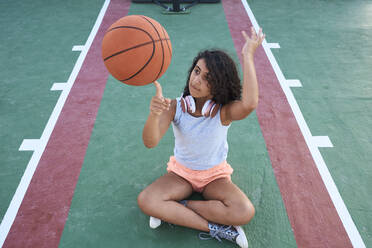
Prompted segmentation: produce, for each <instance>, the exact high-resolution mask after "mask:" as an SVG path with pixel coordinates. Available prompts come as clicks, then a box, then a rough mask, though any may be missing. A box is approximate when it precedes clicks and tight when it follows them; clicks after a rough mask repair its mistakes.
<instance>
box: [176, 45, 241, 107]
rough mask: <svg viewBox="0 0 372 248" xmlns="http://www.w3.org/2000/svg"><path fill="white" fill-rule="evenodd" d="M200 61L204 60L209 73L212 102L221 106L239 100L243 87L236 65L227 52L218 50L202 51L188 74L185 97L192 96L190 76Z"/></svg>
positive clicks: (208, 79)
mask: <svg viewBox="0 0 372 248" xmlns="http://www.w3.org/2000/svg"><path fill="white" fill-rule="evenodd" d="M200 59H204V61H205V63H206V66H207V69H208V71H209V73H208V76H207V81H208V83H209V85H210V86H211V94H212V96H213V98H212V100H213V101H214V102H216V103H219V104H221V105H224V104H227V103H229V102H231V101H234V100H239V99H240V96H241V91H242V86H241V84H240V78H239V74H238V71H237V68H236V64H235V62H234V61H233V60H232V59H231V57H230V56H229V55H228V54H227V53H226V52H224V51H221V50H217V49H215V50H204V51H201V52H199V54H198V55H197V56H196V57H195V58H194V60H193V62H192V65H191V67H190V69H189V72H188V73H189V74H188V77H187V81H186V86H185V88H184V91H183V97H185V96H187V95H190V90H189V81H190V76H191V73H192V71H193V70H194V67H195V66H196V63H197V62H198V61H199V60H200Z"/></svg>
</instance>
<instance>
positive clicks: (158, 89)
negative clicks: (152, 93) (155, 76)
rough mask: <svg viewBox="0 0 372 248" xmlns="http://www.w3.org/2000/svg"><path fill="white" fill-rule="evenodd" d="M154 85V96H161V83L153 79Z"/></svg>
mask: <svg viewBox="0 0 372 248" xmlns="http://www.w3.org/2000/svg"><path fill="white" fill-rule="evenodd" d="M154 85H155V87H156V96H157V97H160V98H163V89H162V88H161V85H160V84H159V82H158V81H155V82H154Z"/></svg>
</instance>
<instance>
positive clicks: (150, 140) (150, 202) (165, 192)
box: [138, 27, 265, 247]
mask: <svg viewBox="0 0 372 248" xmlns="http://www.w3.org/2000/svg"><path fill="white" fill-rule="evenodd" d="M242 35H243V36H244V38H245V44H244V46H243V48H242V55H243V77H244V82H243V87H241V85H240V79H239V76H238V72H237V69H236V66H235V64H234V62H233V60H232V59H231V58H230V57H229V56H228V55H227V54H226V53H224V52H222V51H219V50H212V51H208V50H206V51H203V52H201V53H199V54H198V56H197V57H196V58H195V59H194V61H193V64H192V66H191V68H190V70H189V76H188V79H187V83H186V87H185V89H184V92H183V95H182V97H181V98H177V99H174V100H170V99H168V98H164V97H163V94H162V88H161V86H160V84H159V83H158V82H154V84H155V86H156V95H155V96H154V97H153V98H152V100H151V103H150V114H149V116H148V119H147V121H146V124H145V126H144V129H143V142H144V144H145V146H146V147H148V148H152V147H155V146H156V145H157V144H158V142H159V141H160V139H161V138H162V137H163V135H164V134H165V132H166V131H167V129H168V128H169V126H170V124H171V123H172V126H173V132H174V136H175V147H174V156H171V157H170V160H169V162H168V168H167V171H168V173H167V174H165V175H163V176H162V177H160V178H158V179H157V180H156V181H155V182H153V183H152V184H151V185H149V186H148V187H147V188H145V189H144V190H143V191H142V192H141V193H140V195H139V196H138V205H139V207H140V208H141V210H142V211H143V212H144V213H145V214H147V215H149V216H153V217H151V218H150V226H152V227H156V226H158V225H160V220H163V221H166V222H169V223H173V224H176V225H180V226H185V227H190V228H194V229H198V230H202V231H206V232H207V233H201V234H200V235H199V236H200V238H201V239H205V237H204V236H205V235H206V234H208V235H210V237H212V238H216V239H218V240H219V241H221V238H224V239H228V240H230V241H232V242H235V243H237V244H238V245H239V246H240V247H248V241H247V238H246V236H245V234H244V231H243V228H241V227H240V226H241V225H244V224H247V223H248V222H249V221H250V220H251V219H252V218H253V216H254V213H255V210H254V207H253V205H252V203H251V202H250V200H249V199H248V198H247V196H246V195H245V194H244V193H243V192H242V191H241V190H240V189H239V188H238V186H236V185H235V184H234V183H233V182H232V181H231V174H232V172H233V169H232V168H231V167H230V165H229V164H228V163H227V162H226V157H227V152H228V144H227V139H226V137H227V131H228V129H229V127H230V125H231V123H232V122H233V121H236V120H242V119H244V118H245V117H247V116H248V115H249V114H250V113H251V112H252V111H253V110H254V109H255V108H256V106H257V103H258V85H257V78H256V71H255V67H254V61H253V57H254V53H255V51H256V49H257V47H258V46H259V45H261V43H262V41H263V40H264V38H265V35H264V34H262V30H261V29H260V31H259V33H258V35H257V34H256V32H255V30H254V29H253V27H252V29H251V37H249V36H248V35H247V34H246V33H245V32H244V31H243V32H242ZM193 191H196V192H200V193H201V194H202V195H203V197H204V199H205V201H192V200H188V201H185V200H184V199H186V198H187V197H189V196H190V195H191V194H192V192H193ZM156 222H158V223H156ZM210 237H209V238H210Z"/></svg>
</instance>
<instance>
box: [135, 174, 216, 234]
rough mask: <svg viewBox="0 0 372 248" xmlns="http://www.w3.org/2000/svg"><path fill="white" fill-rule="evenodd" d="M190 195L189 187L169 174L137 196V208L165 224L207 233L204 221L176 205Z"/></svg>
mask: <svg viewBox="0 0 372 248" xmlns="http://www.w3.org/2000/svg"><path fill="white" fill-rule="evenodd" d="M191 193H192V187H191V185H190V184H189V183H188V182H187V181H186V180H185V179H183V178H181V177H180V176H178V175H176V174H174V173H172V172H171V173H168V174H165V175H163V176H162V177H160V178H158V179H157V180H156V181H155V182H153V183H152V184H151V185H149V186H148V187H147V188H145V189H144V190H143V191H142V192H141V193H140V194H139V196H138V206H139V207H140V209H141V210H142V211H143V212H144V213H145V214H147V215H150V216H154V217H156V218H159V219H161V220H164V221H166V222H169V223H172V224H176V225H180V226H185V227H190V228H193V229H198V230H202V231H209V228H208V221H207V220H206V219H204V218H203V217H201V216H200V215H198V214H197V213H195V212H194V211H192V210H191V209H189V208H187V207H185V206H183V205H182V204H180V203H178V201H180V200H183V199H185V198H187V197H188V196H190V195H191Z"/></svg>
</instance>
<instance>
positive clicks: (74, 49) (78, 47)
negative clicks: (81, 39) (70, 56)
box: [72, 46, 85, 52]
mask: <svg viewBox="0 0 372 248" xmlns="http://www.w3.org/2000/svg"><path fill="white" fill-rule="evenodd" d="M84 49H85V46H73V47H72V51H74V52H81V51H83V50H84Z"/></svg>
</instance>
